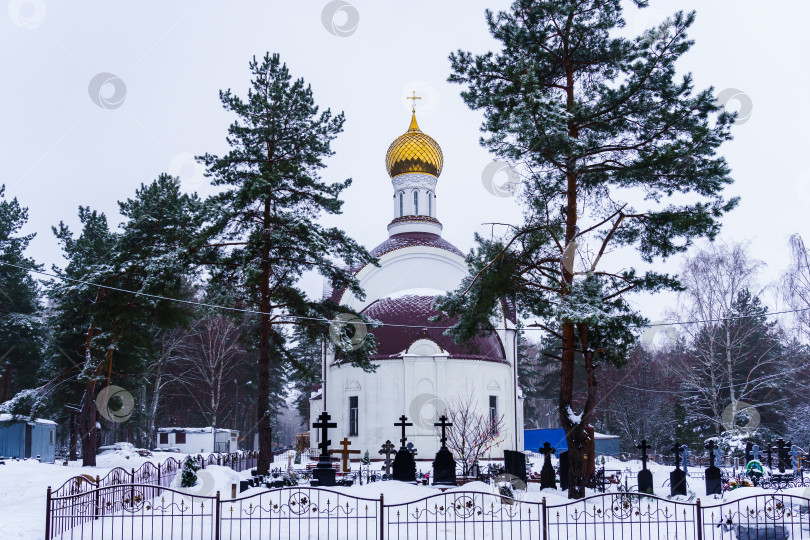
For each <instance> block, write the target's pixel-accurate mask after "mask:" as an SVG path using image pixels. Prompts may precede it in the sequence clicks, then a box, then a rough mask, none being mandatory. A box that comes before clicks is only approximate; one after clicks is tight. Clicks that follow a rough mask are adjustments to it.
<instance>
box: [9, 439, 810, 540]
mask: <svg viewBox="0 0 810 540" xmlns="http://www.w3.org/2000/svg"><path fill="white" fill-rule="evenodd" d="M169 457H173V458H175V459H178V460H182V459H183V458H184V457H185V455H184V454H176V453H162V452H160V453H154V454H153V455H152V456H150V457H141V456H139V455H137V454H136V453H134V452H130V451H126V450H119V451H114V452H109V453H105V454H102V455H100V456H98V458H97V463H98V465H97V466H96V467H90V468H84V467H81V466H80V464H79V463H75V462H74V463H70V465H69V466H64V465H62V464H56V465H52V464H43V463H38V462H36V461H35V460H25V461H15V460H6V462H5V465H0V486H2V489H0V540H5V539H26V540H36V539H42V538H43V537H44V523H45V502H46V490H47V487H48V486H51V487H52V488H54V489H56V488H58V487H59V486H61V485H62V484H63V483H64V482H65V481H67V480H68V479H69V478H71V477H74V476H76V475H79V474H88V475H90V476H93V477H94V476H96V475H98V476H100V477H103V476H104V475H105V474H107V473H108V472H109V471H110V470H111V469H113V468H115V467H123V468H125V469H127V470H130V469H133V468H134V469H137V468H138V467H140V466H141V465H142V464H143V463H145V462H147V461H150V462H153V463H155V464H158V463H161V462H164V461H165V460H166V459H168V458H169ZM307 461H308V460H307V459H306V457H305V456H304V459H303V463H301V464H293V465H292V466H293V467H294V468H303V467H304V466H305V465H306V462H307ZM485 464H486V463H485ZM485 464H484V465H485ZM287 465H288V457H287V456H286V455H281V456H278V457H277V459H276V462H275V463H274V467H278V468H281V469H282V470H285V469H287ZM352 465H353V467H352V468H353V469H354V470H357V469H358V468H359V467H360V464H359V462H353V464H352ZM540 465H541V464H540V462H539V461H535V462H533V463H532V470H534V471H536V472H538V471H539V470H540ZM429 466H430V464H429V463H428V462H418V465H417V467H418V468H419V469H421V470H422V471H425V472H426V471H428V470H429ZM380 468H381V463H380V462H373V463H372V464H371V469H372V471H379V470H380ZM606 468H607V469H608V470H609V471H610V470H611V469H612V470H621V471H622V472H623V474H624V475H626V474H627V473H628V472H629V473H630V475H631V476H630V479H629V484H630V485H631V486H633V485H635V483H636V480H635V475H636V473H637V471H638V470H639V469H640V468H641V464H640V462H638V461H634V462H633V461H631V462H623V463H619V462H610V463H607V464H606ZM649 468H650V469H651V470H652V471H653V474H654V485H655V494H656V495H657V496H659V497H662V498H665V497H667V496H668V495H669V487H667V486H663V485H662V484H664V482H665V480H667V479H668V478H669V473H670V472H671V470H672V467H668V466H663V465H659V464H656V463H652V462H650V463H649ZM206 471H207V477H206V478H207V480H206V481H208V482H211V483H212V484H211V485H207V486H206V492H207V493H210V494H213V493H215V492H216V491H220V493H221V498H222V500H230V496H231V485H232V484H234V483H238V480H239V479H240V478H246V477H248V476H249V474H250V473H249V471H243V472H241V473H237V472H235V471H233V470H231V469H228V468H227V467H217V466H209V467H208V468H207V469H206ZM690 471H692V472H697V473H701V474H702V472H703V468H692V469H690ZM608 474H610V472H609V473H608ZM623 483H624V479H622V484H623ZM614 489H615V487H614ZM330 490H331V491H334V492H337V493H345V494H346V495H351V496H353V497H363V498H367V499H373V500H379V498H380V495H381V494H382V495H383V496H384V500H385V504H386V505H396V504H405V503H409V502H412V501H416V500H419V499H423V498H425V497H428V496H431V495H435V494H437V493H439V491H438V490H437V489H436V488H433V487H430V486H415V485H410V484H403V483H400V482H393V481H391V482H373V483H367V484H365V485H362V486H360V485H357V484H355V485H354V486H351V487H336V488H330ZM461 491H465V492H478V493H483V494H486V497H489V498H490V499H492V500H493V501H497V500H498V499H497V498H496V497H495V493H494V491H493V487H492V486H490V485H487V484H484V483H480V482H473V483H469V484H466V485H465V486H462V487H458V488H453V489H451V490H449V491H448V492H447V493H448V494H449V495H450V496H451V497H452V494H453V493H456V492H461ZM689 491H690V492H691V493H690V497H689V498H690V499H693V498H694V497H700V498H701V500H702V501H703V504H704V505H706V504H716V503H719V502H721V501H719V500H713V499H707V498H706V497H705V490H704V482H703V480H702V478H700V479H698V478H695V479H691V480H689ZM266 492H267V490H266V489H264V488H252V489H249V490H248V491H246V492H244V493H241V494H237V499H245V498H248V497H250V496H252V495H257V494H263V493H266ZM808 492H810V490H806V489H805V488H793V489H789V490H786V491H783V492H781V493H783V494H789V495H796V496H807V494H808ZM761 493H767V492H766V491H765V490H762V489H758V488H741V489H737V490H734V491H731V492H728V493H726V494H725V495H724V497H723V500H724V501H734V500H738V499H740V498H742V497H746V496H751V495H756V494H761ZM588 494H589V495H592V494H595V493H592V492H590V491H589V493H588ZM691 494H693V495H691ZM263 497H265V498H267V497H268V496H266V495H263ZM520 498H521V500H523V501H525V502H531V503H539V502H541V501H542V499H543V498H545V499H546V504H547V505H549V506H556V505H564V504H566V503H568V502H570V501H569V500H568V499H567V498H566V493H565V492H563V491H562V490H559V489H558V490H553V489H545V490H542V491H541V490H540V489H539V484H536V483H530V484H529V486H528V490H527V492H525V493H522V494H521V495H520ZM448 500H449V499H448ZM486 500H489V499H486ZM254 502H255V501H254ZM233 504H234V505H237V504H238V501H234V503H233ZM535 512H536V510H535ZM405 514H406V508H405V507H403V515H405ZM534 515H535V516H536V513H535V514H534ZM729 538H730V537H729Z"/></svg>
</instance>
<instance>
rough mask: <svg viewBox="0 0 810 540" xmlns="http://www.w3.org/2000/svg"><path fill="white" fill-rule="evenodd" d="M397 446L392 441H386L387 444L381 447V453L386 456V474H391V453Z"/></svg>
mask: <svg viewBox="0 0 810 540" xmlns="http://www.w3.org/2000/svg"><path fill="white" fill-rule="evenodd" d="M394 450H396V447H395V446H394V444H393V443H392V442H391V441H385V444H384V445H382V448H380V455H383V456H385V474H391V454H393V453H394Z"/></svg>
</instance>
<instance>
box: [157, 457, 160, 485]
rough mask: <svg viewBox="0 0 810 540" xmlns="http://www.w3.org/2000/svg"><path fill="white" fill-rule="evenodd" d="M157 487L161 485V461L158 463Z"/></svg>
mask: <svg viewBox="0 0 810 540" xmlns="http://www.w3.org/2000/svg"><path fill="white" fill-rule="evenodd" d="M157 485H158V486H159V485H160V462H159V461H158V479H157Z"/></svg>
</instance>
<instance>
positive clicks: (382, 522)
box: [46, 493, 385, 540]
mask: <svg viewBox="0 0 810 540" xmlns="http://www.w3.org/2000/svg"><path fill="white" fill-rule="evenodd" d="M384 511H385V500H384V499H383V494H382V493H380V540H384V538H385V514H384ZM46 540H47V539H46Z"/></svg>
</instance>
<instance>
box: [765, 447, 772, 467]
mask: <svg viewBox="0 0 810 540" xmlns="http://www.w3.org/2000/svg"><path fill="white" fill-rule="evenodd" d="M765 455H766V456H768V468H769V469H770V468H772V467H773V465H772V463H773V447H772V446H770V445H768V448H767V449H766V450H765Z"/></svg>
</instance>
